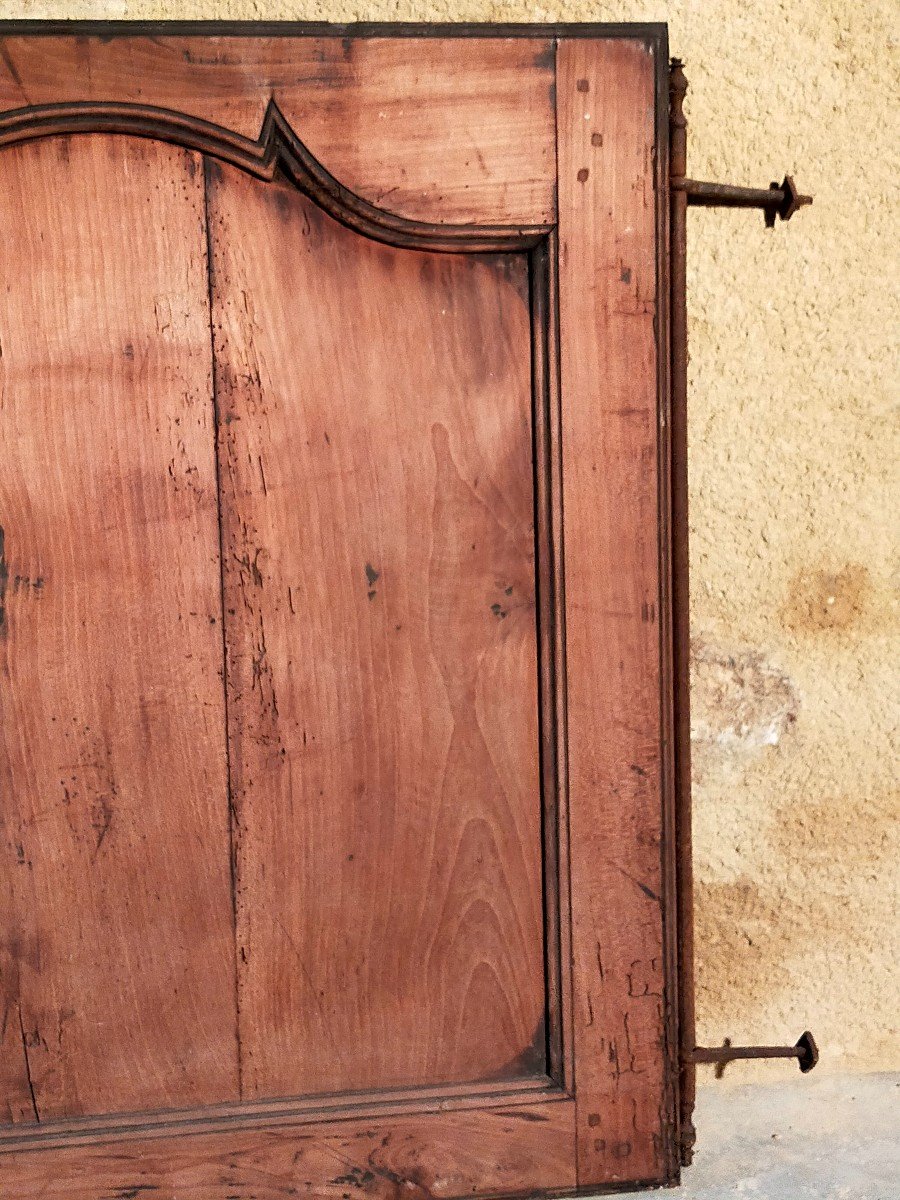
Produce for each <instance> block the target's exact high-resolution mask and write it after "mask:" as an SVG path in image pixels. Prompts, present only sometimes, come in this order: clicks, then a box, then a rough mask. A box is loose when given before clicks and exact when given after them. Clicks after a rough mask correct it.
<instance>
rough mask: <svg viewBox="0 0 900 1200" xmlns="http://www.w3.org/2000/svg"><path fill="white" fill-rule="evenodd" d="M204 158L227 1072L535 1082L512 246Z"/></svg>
mask: <svg viewBox="0 0 900 1200" xmlns="http://www.w3.org/2000/svg"><path fill="white" fill-rule="evenodd" d="M208 177H209V229H210V238H211V243H212V263H213V275H212V278H213V298H214V299H213V304H214V307H213V325H214V332H215V346H216V394H217V402H218V407H219V413H220V437H219V454H220V475H221V479H222V513H223V551H224V557H223V563H224V569H225V602H226V632H227V643H228V686H229V696H228V714H229V733H230V737H229V746H230V760H231V770H232V788H233V796H234V814H235V852H234V853H235V878H236V894H237V930H238V1001H239V1010H240V1030H241V1054H242V1073H243V1079H244V1086H245V1093H246V1094H247V1095H251V1096H266V1095H285V1094H293V1093H304V1092H315V1091H338V1090H344V1089H351V1090H360V1089H367V1088H373V1087H398V1086H409V1085H411V1084H435V1083H450V1082H460V1081H468V1080H478V1079H491V1078H495V1077H497V1076H503V1077H507V1078H517V1077H519V1076H521V1075H533V1074H535V1073H541V1072H543V1071H544V1069H545V1066H546V1047H545V1033H544V1007H545V1000H544V968H543V938H544V935H543V902H542V882H541V857H542V853H541V804H540V788H539V771H538V734H537V715H538V704H537V668H536V650H537V630H536V619H535V578H534V545H535V543H534V487H533V478H534V473H533V463H532V419H531V403H532V401H531V356H530V321H529V280H528V260H527V257H526V256H525V255H521V254H520V255H514V254H508V255H453V254H433V253H423V252H417V251H412V250H407V249H397V248H395V247H390V246H385V245H380V244H378V243H377V242H374V241H372V240H370V239H365V238H361V237H360V236H359V235H358V234H356V233H353V232H352V231H350V230H349V229H346V228H345V227H344V226H342V225H340V224H339V223H338V222H337V221H335V220H333V219H332V218H331V217H330V216H327V215H326V214H325V213H324V212H322V210H321V209H320V208H318V207H317V206H316V205H315V204H313V203H312V202H311V201H310V200H308V199H307V198H306V197H304V196H302V195H301V194H300V193H299V192H298V191H297V189H296V188H295V187H293V185H291V184H290V183H287V182H275V183H272V184H266V185H262V184H260V183H259V182H258V181H256V180H254V179H252V178H250V177H249V176H247V175H246V174H244V173H241V172H239V171H237V170H235V169H234V168H223V167H220V166H218V165H215V164H211V165H210V166H209V168H208Z"/></svg>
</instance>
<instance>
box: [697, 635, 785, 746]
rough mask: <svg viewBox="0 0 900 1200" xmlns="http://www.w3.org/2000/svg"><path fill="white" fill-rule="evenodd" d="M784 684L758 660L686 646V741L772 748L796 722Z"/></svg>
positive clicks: (751, 654) (753, 654)
mask: <svg viewBox="0 0 900 1200" xmlns="http://www.w3.org/2000/svg"><path fill="white" fill-rule="evenodd" d="M799 707H800V697H799V694H798V692H797V689H796V688H795V686H794V684H793V683H792V682H791V680H790V678H789V677H788V676H787V675H786V674H785V673H784V672H783V671H781V670H779V669H778V668H777V667H775V666H774V665H773V664H772V663H770V662H767V661H766V659H765V658H764V657H763V655H762V654H760V653H758V652H757V651H753V650H749V651H743V652H741V653H730V652H729V651H727V650H725V649H723V648H722V647H720V646H716V645H714V644H713V643H710V642H705V641H703V640H702V639H700V640H695V641H694V642H693V644H692V646H691V740H692V741H693V742H699V743H707V744H712V745H717V746H721V747H723V748H726V749H729V750H756V749H759V748H760V747H761V746H777V745H778V744H779V742H780V741H781V739H782V738H783V736H784V734H785V732H786V731H787V729H788V728H789V727H790V726H791V725H792V724H793V722H794V721H795V720H796V718H797V711H798V709H799Z"/></svg>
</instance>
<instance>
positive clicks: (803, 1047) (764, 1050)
mask: <svg viewBox="0 0 900 1200" xmlns="http://www.w3.org/2000/svg"><path fill="white" fill-rule="evenodd" d="M739 1058H796V1059H797V1061H798V1063H799V1066H800V1070H801V1071H802V1072H803V1074H804V1075H806V1074H807V1073H808V1072H809V1071H811V1070H812V1069H813V1067H814V1066H815V1065H816V1063H817V1062H818V1061H819V1048H818V1046H817V1045H816V1040H815V1038H814V1037H813V1035H812V1034H811V1033H810V1032H809V1030H807V1031H806V1033H804V1034H802V1035H801V1037H800V1040H799V1041H798V1042H797V1043H796V1044H795V1045H793V1046H732V1044H731V1039H730V1038H726V1039H725V1041H724V1043H723V1044H722V1045H721V1046H697V1047H695V1048H694V1050H693V1052H692V1053H691V1062H695V1063H715V1067H716V1078H717V1079H721V1078H722V1072H723V1071H724V1070H725V1068H726V1067H727V1066H728V1064H729V1063H730V1062H734V1061H735V1060H736V1059H739Z"/></svg>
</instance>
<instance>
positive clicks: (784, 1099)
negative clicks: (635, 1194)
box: [657, 1068, 900, 1200]
mask: <svg viewBox="0 0 900 1200" xmlns="http://www.w3.org/2000/svg"><path fill="white" fill-rule="evenodd" d="M775 1069H777V1068H775ZM696 1123H697V1131H698V1133H697V1152H696V1156H695V1159H694V1164H693V1166H692V1167H690V1169H688V1170H686V1171H685V1172H684V1185H683V1186H682V1187H680V1188H677V1189H676V1190H674V1191H671V1192H668V1193H657V1194H659V1195H665V1196H671V1197H673V1200H730V1198H731V1197H740V1198H741V1200H900V1074H894V1075H888V1074H884V1075H853V1076H824V1077H822V1078H821V1079H817V1078H816V1076H815V1075H812V1076H809V1077H804V1076H801V1075H799V1074H797V1075H796V1076H795V1077H793V1078H792V1079H791V1080H790V1081H789V1082H788V1081H780V1082H778V1083H772V1084H747V1085H744V1086H740V1087H734V1086H729V1085H728V1083H727V1080H726V1081H724V1082H722V1083H719V1084H716V1083H715V1082H712V1081H711V1082H709V1083H704V1084H703V1086H702V1087H701V1088H700V1089H699V1094H698V1100H697V1114H696Z"/></svg>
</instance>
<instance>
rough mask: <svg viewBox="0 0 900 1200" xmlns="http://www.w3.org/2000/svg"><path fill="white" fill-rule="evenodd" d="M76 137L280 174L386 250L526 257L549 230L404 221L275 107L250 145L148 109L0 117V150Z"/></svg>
mask: <svg viewBox="0 0 900 1200" xmlns="http://www.w3.org/2000/svg"><path fill="white" fill-rule="evenodd" d="M75 133H112V134H124V135H128V136H131V137H144V138H152V139H154V140H157V141H163V142H169V143H171V144H174V145H177V146H183V147H184V148H185V149H188V150H195V151H198V152H199V153H201V154H205V155H209V156H210V157H211V158H216V159H219V160H221V161H222V162H226V163H230V164H231V165H232V166H236V167H239V168H240V169H241V170H244V171H247V172H249V173H250V174H251V175H255V176H256V177H257V178H258V179H262V180H265V181H267V182H268V181H271V180H272V179H273V178H274V177H275V175H276V174H277V172H278V171H279V170H281V171H282V172H283V173H284V174H285V175H286V176H287V177H288V178H289V179H290V180H291V182H292V183H293V184H294V185H295V187H297V188H298V190H300V191H301V192H303V193H304V194H305V195H307V196H309V197H310V199H311V200H313V201H314V202H315V203H316V204H317V205H318V206H319V207H320V208H321V209H322V210H323V211H324V212H326V213H328V215H329V216H331V217H333V218H334V219H335V220H337V221H340V222H341V223H342V224H343V225H346V226H348V227H349V228H350V229H353V230H354V231H355V232H357V233H359V234H362V235H363V236H364V237H368V238H372V239H374V240H375V241H379V242H385V243H387V244H388V245H391V246H401V247H409V248H413V249H418V250H443V251H451V252H455V253H462V254H473V253H479V252H497V251H515V250H525V249H528V248H530V247H532V246H535V245H537V244H538V243H539V242H540V241H541V240H542V239H543V238H544V237H545V236H546V235H547V234H548V233H549V232H550V230H551V229H552V226H549V225H515V226H510V225H442V224H435V223H430V222H426V221H415V220H410V219H409V218H408V217H401V216H399V215H398V214H396V213H392V212H389V211H388V210H386V209H383V208H380V207H378V206H377V205H374V204H372V203H370V202H369V201H368V200H365V199H363V197H362V196H359V195H357V194H356V193H355V192H352V191H350V189H349V188H346V187H344V185H343V184H342V183H340V182H339V181H338V180H337V179H335V178H334V176H333V175H332V174H331V173H330V172H329V171H328V170H327V168H326V167H324V166H323V165H322V163H320V162H319V160H318V159H317V158H316V157H315V156H314V155H313V154H312V152H311V151H310V150H309V149H308V148H307V147H306V146H305V145H304V143H303V142H302V141H301V139H300V138H299V137H298V136H297V134H296V133H295V132H294V130H293V129H292V127H291V125H290V123H289V122H288V120H287V118H286V117H285V116H284V114H283V113H282V112H281V110H280V109H279V107H278V105H277V103H276V102H275V100H274V99H271V100H270V101H269V103H268V105H267V107H266V112H265V116H264V117H263V122H262V127H261V128H260V132H259V136H258V137H257V138H256V140H255V141H254V140H253V139H251V138H247V137H244V136H243V135H242V134H239V133H235V132H234V131H233V130H229V129H226V128H224V127H223V126H221V125H216V124H214V123H212V122H210V121H205V120H203V119H202V118H199V117H192V116H188V115H187V114H185V113H179V112H175V111H173V110H172V109H167V108H157V107H155V106H152V105H142V104H125V103H113V102H110V103H103V102H95V101H85V102H82V103H71V104H43V105H34V106H32V107H30V108H19V109H14V110H12V111H9V112H6V113H3V114H2V115H0V148H2V147H4V146H13V145H16V144H19V143H22V142H29V141H35V140H36V139H38V138H45V137H58V136H65V135H69V134H75Z"/></svg>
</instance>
